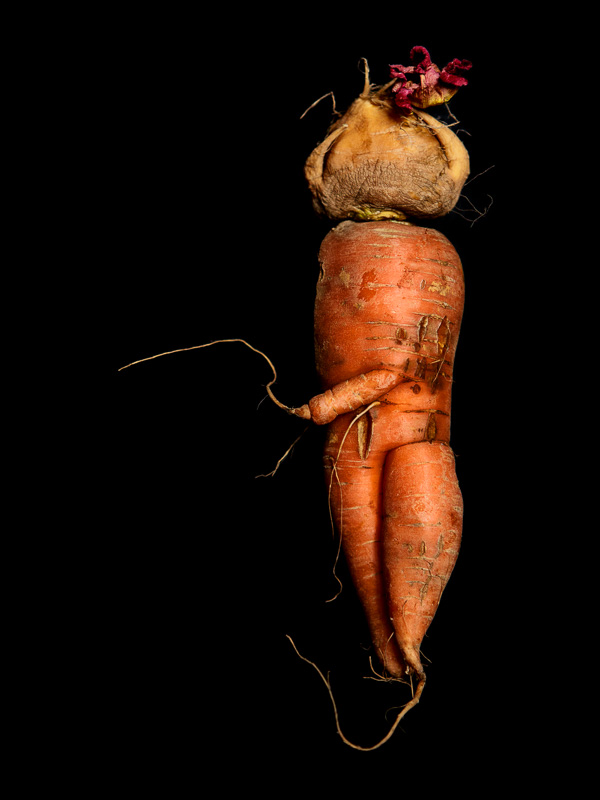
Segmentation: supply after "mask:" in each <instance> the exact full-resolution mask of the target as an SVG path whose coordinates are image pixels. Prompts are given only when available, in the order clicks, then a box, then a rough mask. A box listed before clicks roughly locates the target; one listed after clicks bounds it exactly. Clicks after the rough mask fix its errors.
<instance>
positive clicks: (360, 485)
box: [324, 422, 406, 678]
mask: <svg viewBox="0 0 600 800" xmlns="http://www.w3.org/2000/svg"><path fill="white" fill-rule="evenodd" d="M346 426H347V422H345V423H343V424H342V425H340V426H339V429H340V431H342V430H344V429H345V427H346ZM334 438H335V437H334ZM348 439H349V441H348V442H347V444H346V446H345V447H344V448H343V449H342V451H341V452H338V449H337V448H336V445H337V442H336V444H330V445H329V446H328V447H327V448H326V451H325V462H324V463H325V474H326V479H327V482H328V487H329V488H330V504H331V512H332V516H333V520H334V522H335V526H336V528H337V531H338V535H339V536H340V537H341V544H342V549H343V552H344V557H345V559H346V563H347V564H348V569H349V572H350V575H351V577H352V581H353V583H354V586H355V588H356V592H357V594H358V596H359V599H360V601H361V603H362V606H363V609H364V611H365V616H366V619H367V622H368V625H369V628H370V633H371V639H372V642H373V645H374V648H375V652H376V654H377V657H378V659H379V661H380V663H381V664H382V665H383V668H384V673H385V674H386V675H388V676H390V675H391V676H393V677H396V678H402V677H404V676H406V666H405V664H404V662H403V660H402V658H401V656H400V652H399V650H398V647H397V645H396V643H395V640H394V629H393V627H392V624H391V622H390V618H389V613H388V608H387V604H386V595H385V591H384V581H383V577H384V576H383V563H382V549H381V533H382V485H383V467H384V462H385V453H381V454H376V455H371V456H368V457H366V458H361V457H360V455H359V453H358V451H357V444H356V439H355V434H354V432H352V433H351V435H350V436H349V437H348ZM330 442H331V439H330ZM333 464H335V467H333V466H332V465H333Z"/></svg>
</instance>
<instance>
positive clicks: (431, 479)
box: [382, 442, 463, 677]
mask: <svg viewBox="0 0 600 800" xmlns="http://www.w3.org/2000/svg"><path fill="white" fill-rule="evenodd" d="M382 502H383V515H384V519H383V526H382V553H383V564H384V580H385V587H386V596H387V603H388V608H389V615H390V618H391V620H392V624H393V627H394V632H395V640H396V642H397V644H398V646H399V649H400V652H401V653H402V656H403V658H404V660H405V662H406V664H407V665H408V667H409V668H410V671H414V672H415V673H416V674H417V675H418V676H419V677H423V674H424V673H423V666H422V664H421V659H420V647H421V642H422V641H423V638H424V636H425V633H426V632H427V629H428V627H429V625H430V623H431V620H432V619H433V616H434V614H435V612H436V610H437V607H438V603H439V600H440V596H441V594H442V592H443V590H444V587H445V586H446V583H447V581H448V578H449V577H450V573H451V572H452V570H453V568H454V564H455V563H456V558H457V556H458V550H459V546H460V539H461V532H462V510H463V504H462V496H461V493H460V489H459V486H458V481H457V478H456V471H455V468H454V456H453V453H452V450H451V449H450V447H449V446H448V445H445V444H442V443H441V442H417V443H415V444H406V445H403V446H402V447H398V448H396V449H394V450H392V451H390V452H389V453H388V455H387V458H386V462H385V471H384V478H383V497H382Z"/></svg>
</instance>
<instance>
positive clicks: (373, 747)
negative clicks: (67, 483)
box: [286, 634, 425, 752]
mask: <svg viewBox="0 0 600 800" xmlns="http://www.w3.org/2000/svg"><path fill="white" fill-rule="evenodd" d="M286 638H287V639H289V641H290V643H291V645H292V647H293V648H294V650H295V651H296V655H297V656H298V658H300V659H302V661H305V662H306V663H307V664H310V665H311V667H313V669H315V670H316V672H317V673H318V675H319V677H320V678H321V680H322V681H323V683H324V684H325V686H326V687H327V691H328V693H329V698H330V700H331V704H332V706H333V713H334V717H335V726H336V729H337V732H338V735H339V736H340V738H341V740H342V741H343V742H344V744H346V745H348V747H352V748H353V749H354V750H361V751H363V752H370V751H372V750H377V749H378V748H379V747H381V746H382V745H383V744H385V743H386V742H387V741H389V740H390V739H391V737H392V736H393V734H394V731H395V730H396V728H397V727H398V725H399V724H400V722H401V721H402V719H403V718H404V717H405V716H406V714H407V713H408V712H409V711H410V710H411V708H414V707H415V706H416V705H417V704H418V702H419V700H420V699H421V695H422V693H423V689H424V688H425V675H422V676H421V677H420V679H419V682H418V683H417V688H416V690H415V691H414V692H413V696H412V699H411V700H409V702H408V703H406V704H405V705H404V706H402V707H401V709H400V712H399V713H398V715H397V716H396V719H395V720H394V722H393V723H392V725H391V727H390V729H389V730H388V732H387V733H386V734H385V736H384V737H383V738H382V739H380V740H379V741H378V742H376V743H375V744H373V745H369V746H363V745H360V744H356V743H355V742H352V741H350V739H348V738H347V736H345V734H344V732H343V731H342V728H341V725H340V717H339V712H338V707H337V703H336V701H335V697H334V696H333V689H332V688H331V681H330V680H329V673H328V674H327V676H325V675H324V674H323V672H322V671H321V669H320V668H319V667H318V666H317V664H315V662H314V661H311V660H310V659H308V658H306V656H303V655H302V653H300V651H299V650H298V648H297V647H296V644H295V643H294V640H293V639H292V637H291V636H289V634H286Z"/></svg>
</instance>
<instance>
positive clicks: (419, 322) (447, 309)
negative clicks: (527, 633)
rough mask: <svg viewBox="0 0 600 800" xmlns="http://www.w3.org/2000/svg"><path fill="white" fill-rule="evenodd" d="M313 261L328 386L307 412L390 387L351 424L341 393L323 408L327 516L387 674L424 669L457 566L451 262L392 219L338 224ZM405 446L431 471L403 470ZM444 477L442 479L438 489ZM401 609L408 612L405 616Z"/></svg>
mask: <svg viewBox="0 0 600 800" xmlns="http://www.w3.org/2000/svg"><path fill="white" fill-rule="evenodd" d="M320 262H321V275H320V278H319V282H318V286H317V299H316V306H315V340H316V349H317V368H318V371H319V374H320V377H321V380H322V382H323V384H324V385H325V386H328V387H331V389H329V390H327V391H326V392H325V393H324V395H320V396H318V397H317V398H313V400H311V401H310V403H309V404H308V406H309V408H315V409H320V407H321V400H320V398H322V397H324V396H325V397H328V396H331V397H333V398H336V397H338V396H342V397H344V396H345V395H347V394H348V392H349V387H352V386H354V385H355V384H356V383H358V384H359V385H362V384H363V383H367V382H368V381H367V380H366V379H363V377H362V376H363V374H364V375H365V376H366V378H368V376H369V375H379V374H382V375H385V376H386V381H385V382H386V383H387V385H388V386H389V387H390V388H388V389H387V390H384V391H382V392H380V393H379V394H378V395H377V402H376V403H374V404H373V407H372V408H371V409H370V410H369V411H368V412H367V414H365V415H364V417H363V418H362V419H361V420H359V421H358V424H357V425H354V426H352V428H351V429H350V430H348V428H349V425H350V423H351V421H352V419H353V417H354V414H353V409H351V410H349V411H346V407H347V405H350V402H349V401H344V402H346V406H345V405H344V402H343V401H342V400H339V401H338V403H337V406H336V407H337V408H339V410H340V415H339V416H337V417H336V418H335V419H333V420H330V416H331V415H329V416H327V417H326V419H327V420H328V421H329V430H328V436H327V443H326V446H325V470H326V475H327V480H328V482H330V483H331V485H332V492H331V497H332V510H333V514H334V519H335V520H336V523H337V527H338V530H340V531H341V532H342V547H343V549H344V553H345V555H346V559H347V562H348V565H349V569H350V571H351V574H352V578H353V580H354V583H355V585H356V588H357V591H358V594H359V596H360V598H361V600H362V603H363V605H364V607H365V612H366V615H367V618H368V621H369V625H370V628H371V633H372V636H373V641H374V645H375V649H376V651H377V653H378V655H379V657H380V660H381V661H382V663H383V665H384V667H385V669H386V671H387V673H389V674H390V675H393V676H395V677H398V678H401V677H405V676H406V675H407V674H409V673H411V672H415V673H417V674H418V675H419V676H422V673H423V669H422V666H421V662H420V659H419V655H418V652H419V646H420V644H421V641H422V638H423V635H424V634H425V631H426V626H425V627H424V625H425V621H426V620H427V621H428V622H429V621H430V620H431V618H432V616H433V613H434V611H435V607H437V601H438V600H439V595H440V594H441V589H442V588H443V587H444V586H445V583H446V581H447V578H448V576H449V573H450V571H451V568H452V566H453V563H454V562H453V561H452V559H451V558H450V557H449V555H448V549H450V551H451V555H455V553H456V551H457V547H458V540H459V538H460V515H461V507H462V506H461V502H460V493H459V491H458V485H457V482H456V476H455V472H454V467H453V460H452V456H451V451H450V449H449V447H448V443H449V439H450V397H451V387H452V369H453V363H454V354H455V350H456V342H457V339H458V332H459V328H460V322H461V316H462V307H463V297H464V288H463V278H462V268H461V264H460V260H459V258H458V255H457V254H456V251H455V250H454V248H453V247H452V245H451V244H450V243H449V242H448V240H447V239H446V238H445V237H444V236H443V235H442V234H441V233H439V232H437V231H434V230H431V229H428V228H424V227H420V226H416V225H411V224H408V223H406V222H397V221H381V222H362V223H358V222H352V221H346V222H342V223H340V224H339V225H338V226H337V227H336V228H334V229H333V230H332V231H331V232H330V233H329V234H328V235H327V236H326V238H325V240H324V241H323V244H322V247H321V252H320ZM350 330H351V331H352V335H351V336H350V335H349V331H350ZM369 367H371V368H372V369H369ZM352 376H358V377H352ZM391 376H395V380H394V379H393V378H392V377H391ZM374 395H375V392H374V391H372V392H371V393H370V394H369V398H368V400H364V401H363V404H365V403H366V402H370V400H371V399H375V397H374ZM352 396H354V395H353V394H352ZM358 406H359V404H358V400H357V406H356V408H358ZM342 442H343V444H342ZM412 453H418V454H419V456H418V463H421V461H422V462H423V463H427V464H431V466H430V467H428V468H427V469H426V468H424V467H418V468H417V467H415V470H416V471H411V468H410V467H409V466H406V465H405V466H404V467H403V469H400V468H399V466H398V465H400V464H402V463H403V462H404V461H405V459H409V461H408V463H410V459H411V458H412V455H410V454H412ZM333 465H335V480H334V479H333V473H332V469H333ZM434 465H435V466H434ZM416 475H419V476H420V477H419V478H418V479H417V477H415V476H416ZM441 475H443V478H444V481H445V482H446V484H447V487H446V488H445V489H444V494H442V495H440V494H439V480H440V476H441ZM405 485H408V486H410V487H412V488H411V491H410V492H409V494H410V496H412V495H415V496H418V498H419V499H418V501H416V500H415V502H414V507H413V506H411V505H410V504H408V505H407V502H405V501H402V500H401V498H402V497H403V493H404V492H405ZM450 487H452V488H451V490H450ZM448 502H450V508H448V507H447V503H448ZM440 559H441V561H440ZM442 563H443V570H444V572H443V574H442V573H441V572H439V570H440V569H441V567H440V564H442ZM410 564H414V565H418V566H414V567H411V568H410V569H409V566H408V565H410ZM392 565H393V566H392ZM428 569H429V570H431V571H430V572H427V570H428ZM419 570H420V571H421V572H422V575H421V577H420V578H419V575H418V574H417V571H419ZM403 581H404V582H406V584H407V586H406V587H405V588H404V589H403V588H402V582H403ZM408 597H410V598H411V600H410V602H409V601H408V600H406V598H408ZM432 597H435V599H436V602H435V604H434V603H432ZM400 598H405V601H404V602H401V599H400ZM409 615H410V617H411V619H412V618H413V617H414V618H415V619H413V620H412V621H411V623H410V625H409V624H408V623H407V621H406V618H407V617H408V616H409ZM417 618H419V622H418V624H417V622H416V619H417Z"/></svg>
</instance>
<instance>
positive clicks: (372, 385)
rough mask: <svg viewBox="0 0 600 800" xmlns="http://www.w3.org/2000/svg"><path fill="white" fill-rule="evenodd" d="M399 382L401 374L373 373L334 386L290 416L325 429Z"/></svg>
mask: <svg viewBox="0 0 600 800" xmlns="http://www.w3.org/2000/svg"><path fill="white" fill-rule="evenodd" d="M403 379H404V376H403V375H402V373H398V372H394V371H392V370H389V369H374V370H371V371H370V372H367V373H366V374H363V375H357V376H356V377H354V378H349V379H348V380H347V381H344V382H343V383H338V384H337V385H336V386H334V387H333V388H332V389H328V390H327V391H326V392H323V393H322V394H318V395H316V396H315V397H313V398H312V399H311V400H309V402H308V403H305V404H304V405H303V406H300V408H296V409H294V410H293V413H294V414H295V415H296V416H297V417H301V418H302V419H312V421H313V422H314V423H316V424H317V425H327V424H328V423H330V422H333V420H334V419H335V418H336V417H338V416H339V415H340V414H347V413H348V412H349V411H355V410H356V409H357V408H360V407H361V406H364V405H367V404H368V403H372V402H374V401H375V400H378V399H379V398H380V397H381V396H382V395H384V394H385V393H386V392H389V391H390V389H393V387H394V386H397V385H398V384H399V383H400V382H401V381H402V380H403Z"/></svg>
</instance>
